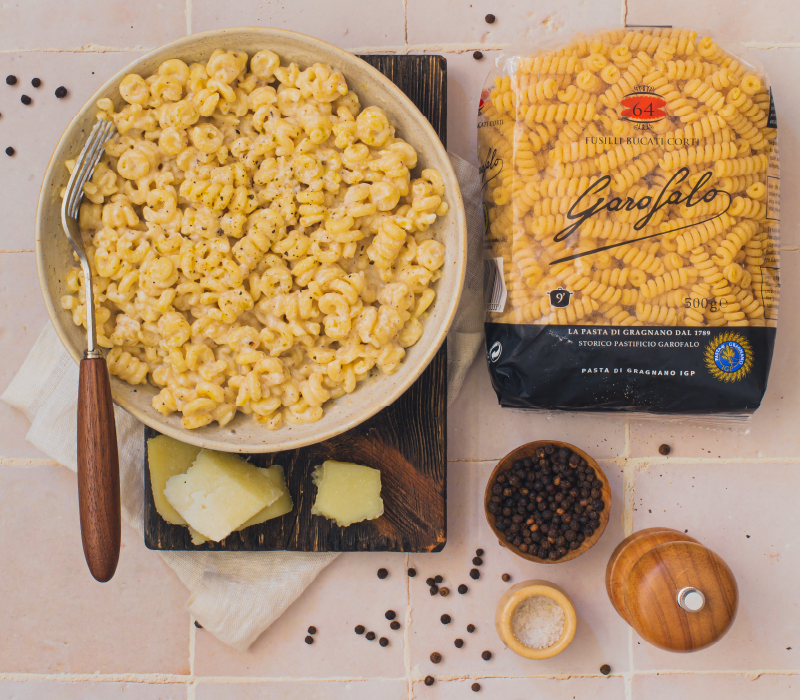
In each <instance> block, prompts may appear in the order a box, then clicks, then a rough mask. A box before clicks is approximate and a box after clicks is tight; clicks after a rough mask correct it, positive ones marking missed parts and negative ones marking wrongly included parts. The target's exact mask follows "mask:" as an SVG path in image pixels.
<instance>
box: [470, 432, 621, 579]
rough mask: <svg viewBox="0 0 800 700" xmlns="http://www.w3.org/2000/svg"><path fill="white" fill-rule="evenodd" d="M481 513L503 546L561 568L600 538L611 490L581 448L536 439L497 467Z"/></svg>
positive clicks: (521, 555) (504, 458)
mask: <svg viewBox="0 0 800 700" xmlns="http://www.w3.org/2000/svg"><path fill="white" fill-rule="evenodd" d="M484 510H485V513H486V521H487V522H488V523H489V527H491V528H492V531H493V532H494V534H495V535H496V536H497V538H498V540H499V541H500V544H501V545H503V546H504V547H507V548H508V549H509V550H511V551H512V552H514V554H516V555H518V556H520V557H522V558H523V559H527V560H528V561H533V562H537V563H540V564H560V563H561V562H565V561H570V560H572V559H575V558H576V557H579V556H580V555H581V554H583V553H584V552H587V551H588V550H589V549H591V548H592V547H593V546H594V544H595V543H596V542H597V541H598V540H599V539H600V536H601V535H602V534H603V531H604V530H605V529H606V525H607V524H608V516H609V513H610V511H611V486H610V485H609V483H608V479H607V478H606V475H605V473H604V472H603V470H602V469H601V468H600V466H599V465H598V464H597V462H595V460H594V459H592V458H591V457H590V456H589V455H588V454H586V453H585V452H584V451H583V450H581V449H579V448H577V447H575V446H574V445H570V444H568V443H566V442H557V441H555V440H539V441H537V442H529V443H528V444H527V445H521V446H520V447H517V448H516V449H515V450H512V451H511V452H509V453H508V454H507V455H506V456H505V457H503V459H501V460H500V461H499V462H498V463H497V466H496V467H495V468H494V471H492V475H491V476H490V477H489V482H488V483H487V484H486V494H485V497H484Z"/></svg>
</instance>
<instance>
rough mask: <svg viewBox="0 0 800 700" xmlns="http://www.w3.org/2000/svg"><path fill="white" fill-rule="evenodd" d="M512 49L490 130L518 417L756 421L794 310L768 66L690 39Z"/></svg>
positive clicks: (491, 302)
mask: <svg viewBox="0 0 800 700" xmlns="http://www.w3.org/2000/svg"><path fill="white" fill-rule="evenodd" d="M512 54H513V55H507V56H504V57H502V58H501V59H499V60H498V62H497V65H498V68H497V69H496V70H495V71H493V72H492V73H491V74H490V76H489V78H488V80H487V84H486V85H485V89H484V91H483V93H482V95H481V106H480V111H479V117H478V151H479V157H480V161H481V164H482V167H481V173H482V184H483V193H484V203H485V215H486V244H485V247H486V266H487V272H488V273H489V274H487V275H486V278H487V306H488V312H487V320H486V344H487V359H488V363H489V369H490V373H491V377H492V383H493V385H494V388H495V391H496V392H497V395H498V398H499V400H500V403H501V404H502V405H503V406H510V407H518V408H545V409H563V410H627V411H643V412H653V413H683V414H685V413H695V414H711V413H726V414H748V413H752V412H753V411H754V410H755V409H756V408H757V407H758V406H759V404H760V402H761V399H762V397H763V395H764V391H765V390H766V385H767V376H768V374H769V368H770V363H771V360H772V352H773V347H774V343H775V332H776V327H777V318H778V297H779V275H778V268H779V259H778V243H779V241H778V219H779V215H780V208H779V182H780V181H779V172H778V150H777V122H776V117H775V110H774V106H773V102H772V94H771V90H770V87H769V82H768V79H767V76H766V75H765V73H764V71H763V70H762V69H760V68H758V67H757V66H755V65H753V64H751V63H750V62H747V61H746V60H745V59H743V58H741V57H740V55H741V54H740V52H739V51H738V50H737V55H734V54H732V53H729V52H728V51H726V50H725V49H723V48H722V47H721V46H720V45H719V44H718V43H717V42H716V41H715V40H714V39H712V38H711V37H709V36H703V35H702V34H698V33H697V32H695V31H691V30H688V29H664V28H654V29H616V30H608V31H602V32H599V33H597V34H594V35H592V36H584V35H578V36H576V37H575V38H574V39H572V41H570V42H569V43H562V44H561V45H560V46H559V47H557V48H553V49H548V50H542V51H538V52H537V51H533V52H530V53H528V52H527V51H513V52H512Z"/></svg>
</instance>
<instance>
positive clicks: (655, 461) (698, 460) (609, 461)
mask: <svg viewBox="0 0 800 700" xmlns="http://www.w3.org/2000/svg"><path fill="white" fill-rule="evenodd" d="M0 459H2V458H0ZM501 459H502V457H492V458H482V457H481V458H477V459H467V458H461V459H448V460H447V462H448V464H449V463H451V462H452V463H462V464H463V463H467V464H483V463H492V462H494V463H495V464H496V463H497V462H499V461H500V460H501ZM595 461H596V462H597V463H598V464H604V465H609V466H613V465H615V464H616V465H619V464H620V461H621V458H620V457H617V458H614V457H597V458H596V459H595ZM625 461H626V462H630V463H631V464H635V465H636V466H639V467H642V466H644V467H649V466H665V465H668V464H681V465H684V464H704V465H714V464H740V463H742V462H747V464H800V457H746V456H745V457H662V456H661V455H658V456H653V457H626V458H625Z"/></svg>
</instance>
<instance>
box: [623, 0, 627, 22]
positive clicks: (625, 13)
mask: <svg viewBox="0 0 800 700" xmlns="http://www.w3.org/2000/svg"><path fill="white" fill-rule="evenodd" d="M622 26H623V27H627V26H628V0H622Z"/></svg>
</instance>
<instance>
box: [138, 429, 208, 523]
mask: <svg viewBox="0 0 800 700" xmlns="http://www.w3.org/2000/svg"><path fill="white" fill-rule="evenodd" d="M199 452H200V448H199V447H195V446H194V445H187V444H186V443H184V442H180V441H178V440H175V439H174V438H171V437H167V436H166V435H159V436H157V437H154V438H150V440H148V441H147V463H148V465H149V466H150V485H151V486H152V487H153V500H154V501H155V504H156V510H157V511H158V514H159V515H160V516H161V517H162V518H164V520H166V521H167V522H168V523H171V524H172V525H186V521H185V520H184V519H183V518H182V517H181V516H180V514H179V513H178V511H177V510H175V509H174V508H173V507H172V506H171V505H170V503H169V501H167V497H166V496H165V495H164V489H165V488H166V486H167V481H169V480H170V479H171V478H172V477H173V476H176V475H178V474H185V473H186V472H187V471H189V467H191V466H192V463H193V462H194V460H195V459H197V455H198V453H199Z"/></svg>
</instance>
